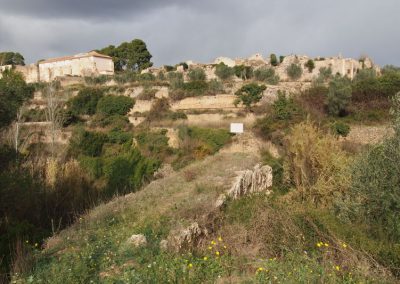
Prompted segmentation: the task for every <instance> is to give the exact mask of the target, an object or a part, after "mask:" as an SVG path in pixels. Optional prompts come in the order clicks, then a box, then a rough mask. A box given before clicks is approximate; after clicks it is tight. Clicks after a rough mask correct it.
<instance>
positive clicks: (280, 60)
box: [279, 55, 285, 63]
mask: <svg viewBox="0 0 400 284" xmlns="http://www.w3.org/2000/svg"><path fill="white" fill-rule="evenodd" d="M284 59H285V56H283V55H281V56H279V62H280V63H282V62H283V60H284Z"/></svg>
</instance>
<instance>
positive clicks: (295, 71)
mask: <svg viewBox="0 0 400 284" xmlns="http://www.w3.org/2000/svg"><path fill="white" fill-rule="evenodd" d="M286 73H287V75H288V76H289V78H290V79H292V80H297V79H300V77H301V75H302V74H303V69H302V68H301V66H300V65H298V64H295V63H292V64H290V65H289V66H288V67H287V68H286Z"/></svg>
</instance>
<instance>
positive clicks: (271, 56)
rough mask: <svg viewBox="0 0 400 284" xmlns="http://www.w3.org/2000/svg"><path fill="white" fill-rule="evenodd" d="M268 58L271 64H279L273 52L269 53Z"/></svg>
mask: <svg viewBox="0 0 400 284" xmlns="http://www.w3.org/2000/svg"><path fill="white" fill-rule="evenodd" d="M269 58H270V63H271V65H272V66H278V65H279V62H278V58H276V55H275V54H274V53H271V55H270V56H269Z"/></svg>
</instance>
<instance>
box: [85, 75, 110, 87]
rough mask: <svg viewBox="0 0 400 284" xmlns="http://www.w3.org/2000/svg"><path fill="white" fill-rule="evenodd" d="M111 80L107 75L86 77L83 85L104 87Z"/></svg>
mask: <svg viewBox="0 0 400 284" xmlns="http://www.w3.org/2000/svg"><path fill="white" fill-rule="evenodd" d="M111 79H112V77H111V76H107V75H100V76H91V77H88V76H86V77H85V83H86V84H88V85H104V84H105V83H107V82H108V81H110V80H111Z"/></svg>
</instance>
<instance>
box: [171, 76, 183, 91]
mask: <svg viewBox="0 0 400 284" xmlns="http://www.w3.org/2000/svg"><path fill="white" fill-rule="evenodd" d="M167 78H168V81H169V84H170V85H171V88H172V89H179V88H181V87H182V86H183V74H182V73H180V72H169V73H167Z"/></svg>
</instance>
